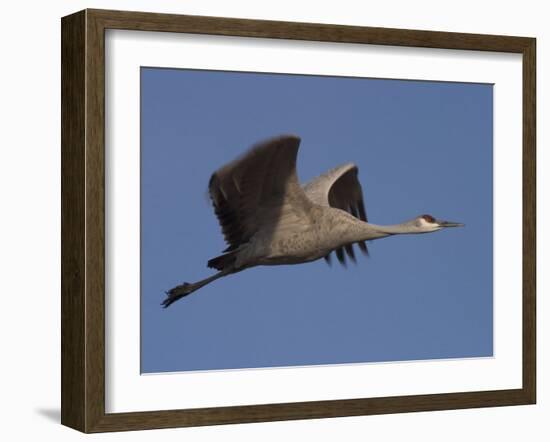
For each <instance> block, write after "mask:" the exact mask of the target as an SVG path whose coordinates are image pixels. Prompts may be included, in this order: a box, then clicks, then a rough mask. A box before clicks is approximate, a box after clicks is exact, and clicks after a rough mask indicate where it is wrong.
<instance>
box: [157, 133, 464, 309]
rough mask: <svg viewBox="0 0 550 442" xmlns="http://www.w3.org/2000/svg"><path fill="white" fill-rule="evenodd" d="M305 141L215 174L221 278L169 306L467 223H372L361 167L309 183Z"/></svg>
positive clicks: (170, 294) (266, 148)
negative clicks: (269, 270) (299, 167)
mask: <svg viewBox="0 0 550 442" xmlns="http://www.w3.org/2000/svg"><path fill="white" fill-rule="evenodd" d="M299 145H300V138H299V137H297V136H293V135H283V136H279V137H276V138H272V139H269V140H267V141H263V142H261V143H258V144H256V145H255V146H253V147H252V148H251V149H250V150H249V151H248V152H247V153H245V154H244V155H243V156H241V157H240V158H238V159H236V160H234V161H232V162H230V163H228V164H226V165H225V166H223V167H221V168H220V169H218V170H217V171H215V172H214V173H213V174H212V177H211V178H210V182H209V185H208V193H209V195H210V199H211V200H212V204H213V206H214V212H215V214H216V216H217V218H218V221H219V223H220V226H221V230H222V233H223V235H224V237H225V241H226V242H227V244H228V247H227V248H226V249H225V250H224V251H223V254H222V255H220V256H217V257H215V258H212V259H211V260H209V261H208V267H210V268H213V269H216V270H217V271H218V272H217V273H215V274H214V275H212V276H210V277H208V278H205V279H202V280H200V281H198V282H195V283H192V284H191V283H187V282H185V283H183V284H181V285H178V286H177V287H174V288H172V289H171V290H169V291H167V292H166V294H167V298H166V299H165V300H164V301H163V302H162V305H163V306H164V307H168V306H169V305H171V304H172V303H174V302H175V301H177V300H178V299H181V298H183V297H184V296H187V295H189V294H191V293H193V292H194V291H196V290H198V289H200V288H201V287H204V286H205V285H207V284H210V283H211V282H213V281H215V280H216V279H219V278H222V277H224V276H227V275H230V274H233V273H237V272H241V271H243V270H245V269H248V268H251V267H255V266H259V265H281V264H301V263H306V262H311V261H315V260H317V259H321V258H325V260H327V262H329V264H330V257H331V254H332V253H335V254H336V257H337V258H338V260H339V262H340V263H342V264H344V265H345V263H346V256H347V257H349V259H351V260H353V261H355V253H354V248H353V247H354V244H356V245H357V246H358V247H359V249H360V250H361V251H362V252H363V253H365V254H368V249H367V245H366V243H365V241H370V240H374V239H378V238H384V237H387V236H390V235H398V234H415V233H429V232H435V231H437V230H441V229H443V228H445V227H461V226H463V224H461V223H456V222H450V221H441V220H437V219H435V218H434V217H432V216H431V215H420V216H417V217H416V218H414V219H411V220H409V221H405V222H403V223H401V224H395V225H385V226H383V225H377V224H372V223H369V222H368V219H367V213H366V211H365V205H364V202H363V191H362V188H361V184H360V183H359V180H358V168H357V166H356V165H355V164H353V163H348V164H344V165H342V166H338V167H335V168H334V169H331V170H329V171H328V172H326V173H324V174H322V175H320V176H318V177H317V178H314V179H313V180H311V181H310V182H308V183H307V184H305V185H303V186H301V185H300V183H299V181H298V176H297V174H296V157H297V154H298V147H299Z"/></svg>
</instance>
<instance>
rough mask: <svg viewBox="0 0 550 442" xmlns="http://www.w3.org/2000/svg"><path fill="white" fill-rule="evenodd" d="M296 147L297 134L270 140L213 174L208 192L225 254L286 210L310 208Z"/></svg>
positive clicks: (298, 210) (297, 142) (279, 216)
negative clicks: (299, 172)
mask: <svg viewBox="0 0 550 442" xmlns="http://www.w3.org/2000/svg"><path fill="white" fill-rule="evenodd" d="M299 145H300V138H298V137H296V136H292V135H284V136H280V137H277V138H272V139H269V140H267V141H264V142H262V143H259V144H257V145H255V146H253V147H252V148H251V149H250V150H249V151H248V152H246V153H245V154H244V155H243V156H241V157H240V158H238V159H236V160H235V161H232V162H230V163H228V164H226V165H225V166H223V167H221V168H220V169H218V170H217V171H216V172H214V174H213V175H212V177H211V178H210V182H209V185H208V191H209V194H210V198H211V200H212V203H213V205H214V212H215V214H216V216H217V217H218V221H219V223H220V226H221V228H222V233H223V235H224V237H225V240H226V242H227V243H228V245H229V247H228V248H227V249H226V250H227V251H231V250H234V249H236V248H237V247H239V246H240V245H241V244H244V243H246V242H247V241H249V240H250V238H251V237H252V236H253V235H254V234H255V233H256V232H257V231H258V229H259V228H260V227H261V226H262V224H265V222H268V221H270V220H271V221H272V222H273V220H275V221H276V220H277V219H279V218H281V217H282V216H283V214H284V213H283V212H284V211H285V210H293V211H295V212H297V213H298V212H300V211H305V210H307V208H308V207H309V206H308V205H311V202H310V201H309V200H308V199H307V197H306V195H305V193H304V191H303V190H302V188H301V187H300V186H299V184H298V178H297V175H296V157H297V154H298V148H299ZM289 208H290V209H289Z"/></svg>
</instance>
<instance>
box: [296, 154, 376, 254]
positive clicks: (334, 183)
mask: <svg viewBox="0 0 550 442" xmlns="http://www.w3.org/2000/svg"><path fill="white" fill-rule="evenodd" d="M357 174H358V169H357V166H356V165H355V164H352V163H348V164H344V165H342V166H338V167H335V168H334V169H331V170H329V171H328V172H326V173H324V174H322V175H320V176H318V177H317V178H314V179H313V180H311V181H310V182H308V183H307V184H306V185H305V186H304V191H305V193H306V195H307V197H308V198H309V199H310V200H311V201H312V202H313V203H315V204H319V205H321V206H329V207H335V208H337V209H342V210H345V211H346V212H348V213H350V214H352V215H353V216H355V217H356V218H358V219H360V220H362V221H365V222H367V221H368V220H367V213H366V211H365V204H364V202H363V190H362V189H361V183H360V182H359V180H358V178H357ZM357 245H358V246H359V248H360V249H361V250H362V251H363V253H365V254H366V255H368V249H367V245H366V244H365V242H364V241H361V242H358V243H357ZM344 250H345V252H346V254H347V255H348V256H349V257H350V258H351V259H352V260H353V261H355V252H354V250H353V245H352V244H348V245H346V246H345V247H343V248H339V249H336V251H335V252H336V256H337V257H338V260H339V261H340V263H341V264H343V265H345V263H346V258H345V254H344ZM325 259H326V260H327V262H329V263H330V255H327V256H325Z"/></svg>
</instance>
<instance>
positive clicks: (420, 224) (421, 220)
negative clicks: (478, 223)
mask: <svg viewBox="0 0 550 442" xmlns="http://www.w3.org/2000/svg"><path fill="white" fill-rule="evenodd" d="M413 224H414V226H415V227H416V228H417V229H418V233H428V232H435V231H437V230H441V229H443V228H444V227H464V224H462V223H456V222H454V221H443V220H440V219H435V218H434V217H433V216H431V215H420V216H417V217H416V218H415V219H414V220H413Z"/></svg>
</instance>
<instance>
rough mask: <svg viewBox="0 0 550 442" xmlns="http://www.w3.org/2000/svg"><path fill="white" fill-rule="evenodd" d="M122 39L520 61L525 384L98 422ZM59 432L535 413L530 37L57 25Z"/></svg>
mask: <svg viewBox="0 0 550 442" xmlns="http://www.w3.org/2000/svg"><path fill="white" fill-rule="evenodd" d="M106 29H125V30H140V31H163V32H174V33H195V34H210V35H221V36H241V37H263V38H273V39H291V40H308V41H323V42H336V43H338V42H339V43H359V44H376V45H390V46H407V47H419V48H441V49H458V50H476V51H495V52H508V53H518V54H521V55H522V60H523V61H522V63H523V298H522V299H523V337H522V342H523V350H522V351H523V359H522V369H523V385H522V388H519V389H512V390H495V391H474V392H456V393H444V394H427V395H413V396H398V397H395V396H394V397H376V398H361V399H343V400H329V401H315V402H294V403H278V404H268V405H265V404H263V405H247V406H229V407H216V408H194V409H180V410H169V411H154V410H151V411H146V412H131V413H106V412H105V389H106V386H105V339H106V336H105V297H104V294H105V192H106V189H105V159H104V158H105V141H104V140H105V77H104V72H105V30H106ZM61 49H62V177H61V178H62V275H61V276H62V304H61V313H62V314H61V316H62V337H61V346H62V409H61V421H62V424H64V425H67V426H69V427H72V428H75V429H78V430H80V431H83V432H103V431H122V430H141V429H151V428H168V427H185V426H198V425H215V424H229V423H244V422H262V421H278V420H289V419H312V418H326V417H338V416H357V415H370V414H383V413H402V412H412V411H429V410H446V409H460V408H473V407H490V406H506V405H520V404H533V403H535V398H536V382H535V379H536V348H535V344H536V338H535V330H536V322H535V321H536V318H535V312H536V310H535V287H536V273H535V268H536V261H535V260H536V243H535V241H536V233H535V232H536V218H535V214H536V205H535V204H536V202H535V201H536V189H535V184H536V177H535V170H536V163H535V160H536V158H535V115H536V105H535V103H536V101H535V100H536V99H535V54H536V41H535V39H534V38H526V37H511V36H496V35H477V34H459V33H450V32H432V31H417V30H405V29H384V28H369V27H356V26H340V25H327V24H311V23H291V22H277V21H263V20H241V19H233V18H217V17H200V16H186V15H170V14H154V13H141V12H122V11H107V10H84V11H80V12H77V13H75V14H73V15H69V16H67V17H64V18H63V19H62V48H61Z"/></svg>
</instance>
